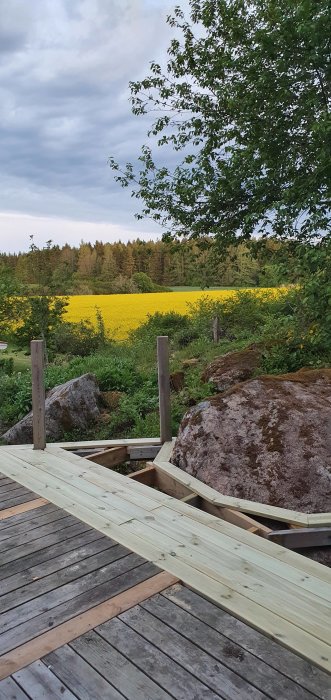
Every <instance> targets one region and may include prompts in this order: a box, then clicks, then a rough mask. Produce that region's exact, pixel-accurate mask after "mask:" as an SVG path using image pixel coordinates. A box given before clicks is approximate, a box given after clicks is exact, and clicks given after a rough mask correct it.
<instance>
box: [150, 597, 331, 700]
mask: <svg viewBox="0 0 331 700" xmlns="http://www.w3.org/2000/svg"><path fill="white" fill-rule="evenodd" d="M162 595H164V596H166V597H167V598H169V600H171V601H173V602H174V603H176V604H177V605H179V606H181V607H183V608H184V609H185V610H188V611H189V612H190V613H191V614H192V615H194V616H195V617H197V618H198V619H200V620H202V621H203V622H205V623H206V624H207V625H209V626H210V627H212V628H213V629H215V630H217V631H218V632H221V634H223V635H225V636H226V637H228V639H229V640H231V641H232V642H235V643H236V642H237V643H239V644H240V646H241V647H242V648H243V649H245V650H246V651H250V652H251V653H252V654H254V656H255V657H257V658H258V659H261V660H262V661H265V663H267V664H269V666H272V668H274V669H276V670H278V671H280V672H281V673H283V674H284V675H285V676H287V677H288V678H292V679H293V680H294V681H295V682H296V683H299V684H300V685H301V686H302V687H303V688H305V689H306V690H309V691H310V692H311V693H313V694H315V695H316V696H317V697H319V698H322V699H323V700H330V698H331V694H330V676H328V674H327V673H325V672H324V671H322V670H320V669H318V668H316V666H313V665H312V664H311V663H309V661H305V660H304V659H301V657H299V656H297V655H296V654H294V653H292V652H290V651H289V650H288V649H284V647H282V646H280V645H279V644H277V642H274V641H273V640H271V639H269V638H268V637H265V636H264V635H263V634H261V633H260V632H257V631H256V630H254V629H252V628H251V627H249V626H248V625H246V624H245V623H244V622H241V621H240V620H238V619H237V618H235V617H233V616H232V615H230V614H229V613H227V612H225V611H224V610H222V609H221V608H218V607H217V606H215V604H214V603H210V602H209V601H208V600H206V599H205V598H203V596H201V595H199V594H197V593H195V592H193V591H191V590H190V589H189V588H187V587H186V586H182V585H175V586H172V587H171V588H169V589H167V590H166V591H163V592H162Z"/></svg>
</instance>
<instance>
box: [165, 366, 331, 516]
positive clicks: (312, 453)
mask: <svg viewBox="0 0 331 700" xmlns="http://www.w3.org/2000/svg"><path fill="white" fill-rule="evenodd" d="M172 461H173V463H174V464H176V465H177V466H178V467H180V468H181V469H184V470H185V471H187V472H188V473H189V474H192V475H193V476H195V477H197V478H198V479H200V480H201V481H203V482H204V483H206V484H208V485H209V486H212V487H213V488H215V489H216V490H217V491H219V492H221V493H223V494H227V495H230V496H235V497H239V498H245V499H249V500H253V501H259V502H261V503H266V504H270V505H274V506H281V507H283V508H290V509H292V510H293V509H294V510H302V511H306V512H311V513H313V512H322V511H329V510H331V369H321V370H300V371H299V372H296V373H293V374H287V375H282V376H264V377H259V378H258V379H252V380H249V381H246V382H244V383H242V384H237V385H236V386H234V387H232V388H231V389H229V390H228V391H226V392H225V393H224V394H218V395H216V396H214V397H212V398H211V399H209V400H206V401H203V402H202V403H200V404H198V405H197V406H195V407H194V408H191V409H190V410H189V411H188V412H187V413H186V415H185V416H184V419H183V421H182V423H181V426H180V430H179V434H178V438H177V440H176V443H175V447H174V452H173V457H172Z"/></svg>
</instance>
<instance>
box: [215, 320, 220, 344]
mask: <svg viewBox="0 0 331 700" xmlns="http://www.w3.org/2000/svg"><path fill="white" fill-rule="evenodd" d="M220 337H221V324H220V320H219V318H218V316H215V318H214V319H213V341H214V343H218V342H219V339H220Z"/></svg>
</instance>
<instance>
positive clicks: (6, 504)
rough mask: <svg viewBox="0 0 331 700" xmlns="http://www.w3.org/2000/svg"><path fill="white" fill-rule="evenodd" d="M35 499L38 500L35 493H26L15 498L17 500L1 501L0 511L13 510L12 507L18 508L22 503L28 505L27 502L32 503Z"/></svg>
mask: <svg viewBox="0 0 331 700" xmlns="http://www.w3.org/2000/svg"><path fill="white" fill-rule="evenodd" d="M14 493H15V491H14ZM36 498H39V496H37V494H36V493H32V491H28V492H27V493H26V494H25V495H22V496H17V498H9V499H8V500H6V501H3V503H2V504H1V503H0V511H1V510H7V508H13V507H14V506H20V505H22V503H28V501H34V500H35V499H36Z"/></svg>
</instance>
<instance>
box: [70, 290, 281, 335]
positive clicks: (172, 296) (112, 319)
mask: <svg viewBox="0 0 331 700" xmlns="http://www.w3.org/2000/svg"><path fill="white" fill-rule="evenodd" d="M247 291H248V290H247ZM251 291H253V292H254V293H257V294H259V293H261V292H270V293H271V294H274V293H275V291H276V290H275V289H270V290H267V289H259V290H251ZM234 294H236V292H235V291H232V290H213V291H204V292H202V291H198V292H197V291H195V292H190V291H183V292H165V293H162V292H161V293H157V294H100V295H96V296H93V295H82V296H72V297H69V306H68V310H67V319H68V321H73V322H78V321H81V320H85V319H88V320H90V321H92V322H93V323H94V322H95V319H96V309H97V308H98V309H100V311H101V314H102V317H103V320H104V322H105V327H106V330H107V331H108V332H110V333H111V335H112V337H113V338H116V339H117V340H123V339H125V338H126V337H127V336H128V334H129V332H130V331H131V330H133V329H134V328H137V327H138V326H139V325H140V324H141V323H143V321H144V320H145V319H146V318H147V315H148V314H154V313H155V312H156V311H159V312H160V313H166V312H167V311H177V313H180V314H187V313H188V306H187V304H188V303H190V304H191V303H194V302H196V301H198V299H201V298H203V297H206V296H208V297H209V298H211V299H220V300H221V299H228V298H229V297H231V296H233V295H234Z"/></svg>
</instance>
